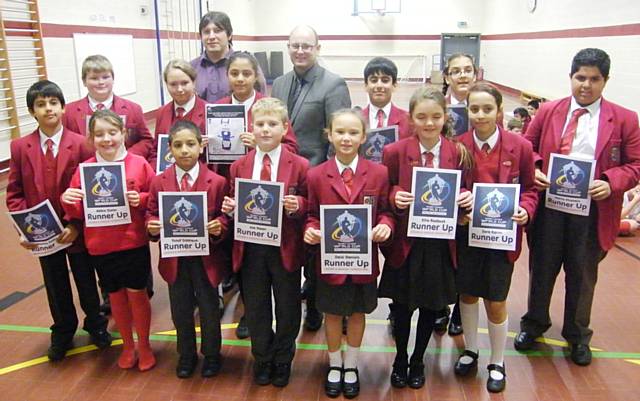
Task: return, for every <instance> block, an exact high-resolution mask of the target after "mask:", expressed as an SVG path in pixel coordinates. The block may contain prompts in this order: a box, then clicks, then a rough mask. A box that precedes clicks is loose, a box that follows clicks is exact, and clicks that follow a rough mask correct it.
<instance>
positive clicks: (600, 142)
mask: <svg viewBox="0 0 640 401" xmlns="http://www.w3.org/2000/svg"><path fill="white" fill-rule="evenodd" d="M612 133H613V112H612V110H611V107H610V105H609V102H607V101H606V100H604V99H602V103H600V120H599V121H598V139H597V142H596V151H595V155H594V159H595V160H598V159H599V158H600V155H601V154H602V151H603V150H604V148H605V147H606V146H607V143H608V142H609V139H610V138H611V134H612Z"/></svg>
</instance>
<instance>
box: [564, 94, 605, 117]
mask: <svg viewBox="0 0 640 401" xmlns="http://www.w3.org/2000/svg"><path fill="white" fill-rule="evenodd" d="M601 103H602V96H600V97H599V98H598V100H596V101H595V102H593V103H591V104H590V105H588V106H580V105H579V104H578V102H576V98H574V97H573V96H571V106H569V115H571V113H573V111H574V110H577V109H587V111H588V112H589V115H590V116H591V117H593V116H595V115H596V113H598V111H600V104H601Z"/></svg>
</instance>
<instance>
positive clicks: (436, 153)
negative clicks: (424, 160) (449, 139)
mask: <svg viewBox="0 0 640 401" xmlns="http://www.w3.org/2000/svg"><path fill="white" fill-rule="evenodd" d="M418 143H419V144H420V155H422V154H423V153H424V152H431V153H433V156H434V157H439V156H440V147H441V146H442V140H441V139H440V138H438V143H436V144H435V145H433V147H432V148H431V149H427V147H426V146H424V145H423V144H422V142H420V140H418Z"/></svg>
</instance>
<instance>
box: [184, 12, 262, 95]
mask: <svg viewBox="0 0 640 401" xmlns="http://www.w3.org/2000/svg"><path fill="white" fill-rule="evenodd" d="M199 29H200V40H202V46H203V48H204V49H203V51H202V54H201V55H200V56H199V57H197V58H195V59H193V60H191V66H192V67H193V68H195V70H196V71H197V73H198V76H197V78H196V93H197V94H198V96H200V97H201V98H202V99H204V100H206V101H207V102H208V103H215V101H216V100H218V99H222V98H223V97H225V96H229V95H230V94H231V92H230V90H229V80H228V78H227V65H226V63H227V59H228V57H229V56H230V55H231V54H233V52H234V50H233V48H232V47H231V46H232V35H233V27H232V26H231V20H230V19H229V16H228V15H227V14H225V13H223V12H221V11H210V12H208V13H206V14H205V15H204V16H202V19H201V20H200V27H199ZM258 82H260V91H261V92H262V93H266V81H265V79H264V74H263V73H262V71H261V70H259V71H258Z"/></svg>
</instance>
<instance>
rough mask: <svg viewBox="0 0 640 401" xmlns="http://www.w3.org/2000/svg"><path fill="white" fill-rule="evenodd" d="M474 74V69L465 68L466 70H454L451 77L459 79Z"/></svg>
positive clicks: (450, 74) (450, 73)
mask: <svg viewBox="0 0 640 401" xmlns="http://www.w3.org/2000/svg"><path fill="white" fill-rule="evenodd" d="M473 72H474V71H473V68H465V69H464V70H460V69H458V68H453V69H452V70H451V71H449V76H451V77H459V76H461V75H473Z"/></svg>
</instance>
